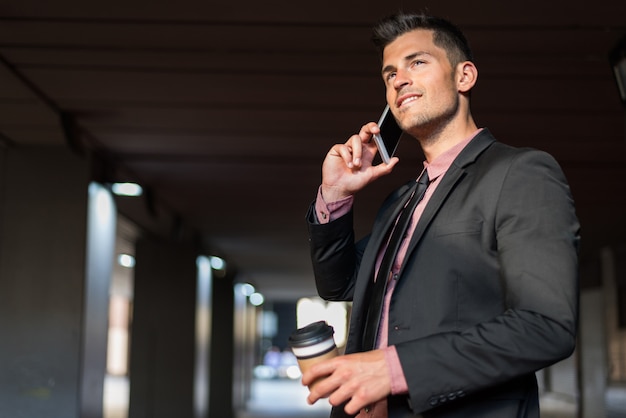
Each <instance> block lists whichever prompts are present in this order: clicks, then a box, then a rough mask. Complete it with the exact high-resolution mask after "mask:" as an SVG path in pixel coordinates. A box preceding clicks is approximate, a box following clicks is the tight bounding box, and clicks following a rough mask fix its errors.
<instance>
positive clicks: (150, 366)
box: [129, 238, 197, 418]
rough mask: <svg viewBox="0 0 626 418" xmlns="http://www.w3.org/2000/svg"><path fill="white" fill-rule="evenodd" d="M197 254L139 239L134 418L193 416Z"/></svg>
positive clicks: (132, 397)
mask: <svg viewBox="0 0 626 418" xmlns="http://www.w3.org/2000/svg"><path fill="white" fill-rule="evenodd" d="M196 257H197V253H196V252H195V251H194V250H193V249H191V248H188V247H186V246H184V245H179V244H176V243H172V242H167V241H161V240H157V239H148V238H142V239H139V240H138V241H137V243H136V247H135V259H136V264H135V290H134V306H133V322H132V325H131V345H130V352H131V354H130V408H129V409H130V411H129V417H130V418H171V417H193V416H194V415H193V404H194V390H193V389H194V387H193V383H194V363H195V361H194V359H195V357H194V342H195V340H194V338H195V314H196V306H195V305H196V279H197V270H196Z"/></svg>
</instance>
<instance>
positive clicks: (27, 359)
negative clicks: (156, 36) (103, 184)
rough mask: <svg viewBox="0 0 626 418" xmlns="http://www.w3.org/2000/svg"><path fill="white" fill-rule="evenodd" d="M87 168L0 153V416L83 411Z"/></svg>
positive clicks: (15, 151) (65, 154)
mask: <svg viewBox="0 0 626 418" xmlns="http://www.w3.org/2000/svg"><path fill="white" fill-rule="evenodd" d="M89 177H90V175H89V170H88V163H87V162H86V161H85V160H83V159H81V158H79V157H77V156H76V155H74V154H72V153H71V152H70V151H69V150H67V149H65V148H62V147H58V148H57V147H35V146H32V147H26V148H18V147H12V148H0V342H1V343H0V417H11V418H26V417H27V418H30V417H46V418H73V417H76V418H77V417H79V416H81V415H80V410H81V399H80V393H81V373H82V370H81V367H80V362H81V357H82V356H83V354H84V353H83V349H82V343H83V337H84V336H83V331H82V319H83V309H84V307H85V304H84V302H85V301H84V294H85V268H86V265H85V257H86V251H85V242H86V227H87V206H88V198H87V189H88V184H89Z"/></svg>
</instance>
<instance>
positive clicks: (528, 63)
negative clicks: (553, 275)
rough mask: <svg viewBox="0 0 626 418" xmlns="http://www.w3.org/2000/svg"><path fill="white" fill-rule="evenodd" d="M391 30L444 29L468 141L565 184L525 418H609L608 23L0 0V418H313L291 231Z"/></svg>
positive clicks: (576, 10)
mask: <svg viewBox="0 0 626 418" xmlns="http://www.w3.org/2000/svg"><path fill="white" fill-rule="evenodd" d="M401 9H402V10H405V11H421V10H427V11H428V12H430V13H432V14H436V15H440V16H443V17H446V18H449V19H450V20H452V21H453V22H454V23H456V24H457V25H459V26H460V27H461V28H462V29H463V30H464V31H465V33H466V35H467V37H468V38H469V40H470V44H471V46H472V47H473V49H474V53H475V62H476V64H477V67H478V70H479V82H478V85H477V86H476V88H475V90H474V92H473V96H472V100H473V105H472V107H473V113H474V118H475V119H476V121H477V123H478V124H479V125H480V126H485V127H488V128H489V129H490V130H491V131H492V132H493V133H494V135H495V136H496V137H497V138H498V139H499V140H500V141H502V142H505V143H508V144H511V145H515V146H528V147H534V148H539V149H543V150H545V151H548V152H550V153H551V154H552V155H554V156H555V158H556V159H557V160H558V162H559V163H560V164H561V166H562V167H563V170H564V171H565V174H566V176H567V177H568V179H569V181H570V185H571V189H572V193H573V195H574V198H575V200H576V205H577V212H578V215H579V218H580V220H581V224H582V234H583V245H582V249H581V255H580V256H581V258H580V260H581V270H580V273H581V274H580V277H581V282H580V286H581V318H580V319H581V321H580V338H579V344H578V348H577V350H576V352H575V353H574V355H573V356H572V357H571V358H569V359H567V360H565V361H563V362H561V363H559V364H557V365H555V366H554V367H551V368H549V369H546V370H543V371H540V372H539V373H538V378H539V382H540V386H541V395H542V398H541V399H542V400H541V401H542V407H543V410H544V415H545V416H548V417H549V416H555V417H556V416H559V417H561V416H564V417H590V418H603V417H622V416H626V395H625V393H626V389H625V387H626V336H625V333H624V327H625V326H626V300H625V299H624V298H625V297H626V264H625V261H624V259H625V256H626V250H625V246H624V238H623V237H624V236H625V233H626V216H625V215H626V212H625V211H624V208H623V204H624V197H625V195H626V114H625V109H626V108H625V103H626V82H625V81H624V77H625V76H626V61H625V57H626V40H625V38H624V37H625V36H626V3H624V2H623V1H617V0H598V1H595V2H593V3H590V2H588V1H584V0H573V1H562V0H557V1H552V2H544V1H538V0H530V1H527V2H518V3H506V2H498V1H495V0H478V1H475V2H461V1H458V0H439V1H437V2H434V1H423V2H407V1H393V0H391V1H387V2H371V1H361V2H358V3H354V2H337V1H333V2H330V1H317V2H313V3H298V2H287V1H280V0H275V1H266V2H251V1H247V2H241V1H240V2H231V3H226V2H211V1H204V2H200V1H192V0H182V1H177V2H168V1H151V2H148V1H145V0H125V1H119V0H109V1H106V2H104V1H99V0H95V1H91V2H80V1H77V0H50V1H46V2H40V1H35V0H19V1H17V0H3V1H2V2H1V3H0V341H1V343H0V417H2V418H4V417H7V418H19V417H46V418H51V417H63V418H72V417H108V418H118V417H119V418H121V417H124V418H125V417H133V418H135V417H186V416H190V417H191V416H193V417H211V418H230V417H239V418H242V417H246V418H249V417H254V416H267V417H280V416H289V417H292V418H294V417H303V418H304V417H317V416H327V413H328V405H327V404H325V403H319V404H318V405H315V406H309V405H306V402H304V399H305V397H306V391H305V389H304V388H302V387H301V386H300V384H299V372H298V370H297V368H294V367H293V366H294V364H293V357H292V356H291V355H290V353H289V350H288V347H287V346H286V339H287V336H288V335H289V333H290V332H291V331H293V330H294V329H295V328H296V327H299V326H302V325H306V324H308V323H310V322H313V321H316V320H320V319H323V320H326V321H328V322H329V323H331V324H333V326H334V328H335V338H336V339H337V342H338V344H339V346H340V349H341V348H342V344H343V343H344V338H345V329H346V328H345V327H346V324H347V320H348V318H349V312H350V305H349V304H340V303H326V302H323V301H321V300H320V299H319V298H317V297H316V292H315V287H314V282H313V277H312V271H311V266H310V261H309V255H308V242H307V235H306V224H305V221H304V214H305V212H306V209H307V207H308V204H309V203H310V202H311V201H312V200H313V199H314V197H315V194H316V190H317V187H318V185H319V181H320V168H321V162H322V160H323V158H324V156H325V154H326V152H327V151H328V149H329V148H330V147H331V146H332V145H333V144H335V143H337V142H344V141H345V140H346V139H347V138H348V137H349V136H350V135H351V134H353V133H355V132H357V131H358V130H359V128H360V127H361V125H363V124H364V123H366V122H369V121H375V120H377V119H378V116H379V114H380V112H381V111H382V108H383V106H384V104H385V98H384V89H383V85H382V82H381V80H380V75H379V69H380V66H379V58H378V56H377V54H376V52H375V51H374V49H373V47H372V45H371V42H370V30H371V26H372V25H373V23H375V22H376V21H377V20H378V19H379V18H381V17H383V16H385V15H388V14H391V13H393V12H395V11H398V10H401ZM398 156H399V157H400V164H399V165H398V166H397V168H396V169H395V170H394V173H393V174H391V175H390V176H388V177H386V178H384V179H381V180H380V181H379V182H377V183H376V184H374V185H371V186H370V187H369V188H368V189H367V190H365V191H363V192H362V193H361V195H360V196H359V199H358V200H357V202H356V206H355V219H356V233H357V236H361V235H363V234H365V233H366V232H367V231H368V229H369V225H370V222H371V220H372V218H373V216H374V213H375V210H376V209H377V208H378V205H379V203H380V202H381V200H382V199H383V198H384V197H385V196H386V194H387V193H388V192H389V191H390V190H392V189H393V188H394V186H395V185H397V184H399V183H403V182H404V181H405V180H406V179H407V178H410V177H414V176H415V175H416V173H417V172H418V171H419V167H421V161H422V155H421V153H420V151H419V147H418V146H417V144H416V142H415V141H412V140H411V139H409V138H404V139H403V140H402V141H401V144H400V147H399V150H398ZM548 414H552V415H548Z"/></svg>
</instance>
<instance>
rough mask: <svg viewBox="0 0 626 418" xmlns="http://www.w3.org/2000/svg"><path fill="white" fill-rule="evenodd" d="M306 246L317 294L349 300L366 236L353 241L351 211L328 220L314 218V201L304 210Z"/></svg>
mask: <svg viewBox="0 0 626 418" xmlns="http://www.w3.org/2000/svg"><path fill="white" fill-rule="evenodd" d="M307 222H308V229H309V247H310V251H311V260H312V263H313V273H314V276H315V284H316V287H317V292H318V294H319V296H320V297H321V298H323V299H325V300H331V301H351V300H352V296H353V293H354V285H355V282H356V276H357V273H358V269H359V265H360V260H361V258H362V255H363V249H364V248H365V246H366V245H367V238H364V239H363V240H361V241H360V242H359V243H355V237H354V229H353V224H352V222H353V214H352V210H350V211H349V212H348V213H347V214H345V215H343V216H341V217H339V218H338V219H335V220H333V221H331V222H329V223H325V224H320V223H319V222H317V220H316V216H315V207H314V204H312V205H311V207H309V211H308V213H307Z"/></svg>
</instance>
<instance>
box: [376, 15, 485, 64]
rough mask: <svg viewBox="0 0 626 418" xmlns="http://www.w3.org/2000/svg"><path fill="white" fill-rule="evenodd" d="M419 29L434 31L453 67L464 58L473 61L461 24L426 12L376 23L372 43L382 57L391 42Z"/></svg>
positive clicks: (389, 18) (436, 41) (391, 17)
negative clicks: (458, 25) (460, 27)
mask: <svg viewBox="0 0 626 418" xmlns="http://www.w3.org/2000/svg"><path fill="white" fill-rule="evenodd" d="M417 29H425V30H431V31H433V42H434V43H435V45H437V46H438V47H440V48H443V49H444V50H445V51H446V55H447V57H448V60H450V63H451V64H452V66H453V67H454V66H456V65H457V64H458V63H460V62H463V61H473V55H472V50H471V49H470V46H469V43H468V42H467V39H466V38H465V35H464V34H463V32H462V31H461V30H460V29H459V28H458V27H456V26H455V25H454V24H452V23H451V22H449V21H448V20H446V19H443V18H440V17H436V16H429V15H426V14H424V13H419V14H417V13H415V14H413V13H398V14H394V15H391V16H388V17H386V18H384V19H382V20H380V21H379V22H378V23H377V24H376V25H375V26H374V29H373V34H372V42H373V43H374V46H375V47H376V48H377V49H378V52H379V54H380V56H381V57H382V56H383V51H384V49H385V47H386V46H387V45H389V44H390V43H391V42H393V41H394V40H395V39H396V38H397V37H399V36H400V35H404V34H405V33H407V32H411V31H414V30H417Z"/></svg>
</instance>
